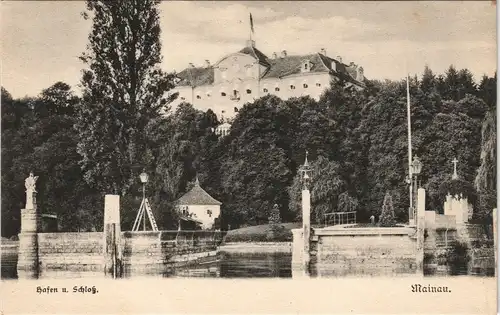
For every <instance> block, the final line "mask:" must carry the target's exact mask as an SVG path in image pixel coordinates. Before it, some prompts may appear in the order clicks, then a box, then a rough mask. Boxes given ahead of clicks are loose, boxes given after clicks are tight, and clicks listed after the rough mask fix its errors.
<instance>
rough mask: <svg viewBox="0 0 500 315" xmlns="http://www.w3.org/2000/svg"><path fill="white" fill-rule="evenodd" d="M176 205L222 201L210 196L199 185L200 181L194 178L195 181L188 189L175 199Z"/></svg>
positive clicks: (217, 202) (206, 204)
mask: <svg viewBox="0 0 500 315" xmlns="http://www.w3.org/2000/svg"><path fill="white" fill-rule="evenodd" d="M177 204H178V205H204V206H208V205H221V204H222V203H221V202H220V201H218V200H216V199H215V198H213V197H212V196H210V195H209V194H208V193H207V192H206V191H205V190H204V189H203V188H201V187H200V182H199V181H198V178H196V182H195V184H194V186H193V188H191V190H190V191H188V192H187V193H185V194H184V195H183V196H182V197H180V198H179V199H178V200H177Z"/></svg>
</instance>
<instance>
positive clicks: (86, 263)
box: [38, 232, 104, 273]
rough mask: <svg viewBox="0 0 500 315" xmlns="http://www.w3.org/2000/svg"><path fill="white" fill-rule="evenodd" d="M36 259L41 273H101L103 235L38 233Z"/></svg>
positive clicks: (99, 233) (93, 233)
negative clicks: (57, 271) (59, 271)
mask: <svg viewBox="0 0 500 315" xmlns="http://www.w3.org/2000/svg"><path fill="white" fill-rule="evenodd" d="M38 259H39V268H40V272H41V273H43V271H55V270H62V271H78V272H80V271H103V263H104V256H103V233H102V232H78V233H38Z"/></svg>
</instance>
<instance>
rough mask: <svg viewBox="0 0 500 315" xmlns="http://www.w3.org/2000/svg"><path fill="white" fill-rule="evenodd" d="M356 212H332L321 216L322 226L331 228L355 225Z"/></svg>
mask: <svg viewBox="0 0 500 315" xmlns="http://www.w3.org/2000/svg"><path fill="white" fill-rule="evenodd" d="M355 223H356V211H350V212H332V213H325V214H324V215H323V226H333V225H340V224H355Z"/></svg>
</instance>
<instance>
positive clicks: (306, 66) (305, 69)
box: [302, 60, 312, 72]
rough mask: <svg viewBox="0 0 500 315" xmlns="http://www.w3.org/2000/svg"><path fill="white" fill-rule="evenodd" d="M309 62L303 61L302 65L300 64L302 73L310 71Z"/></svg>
mask: <svg viewBox="0 0 500 315" xmlns="http://www.w3.org/2000/svg"><path fill="white" fill-rule="evenodd" d="M311 66H312V64H311V62H310V61H309V60H305V61H304V62H303V63H302V72H309V71H311Z"/></svg>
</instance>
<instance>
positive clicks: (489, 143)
mask: <svg viewBox="0 0 500 315" xmlns="http://www.w3.org/2000/svg"><path fill="white" fill-rule="evenodd" d="M495 113H496V111H495V110H490V111H489V112H488V113H487V114H486V117H485V119H484V122H483V126H482V129H481V155H480V161H481V164H480V166H479V168H478V170H477V175H476V178H475V181H474V184H475V188H476V190H477V192H478V194H479V207H478V209H477V210H476V211H474V213H475V215H476V217H478V218H480V219H481V218H485V217H489V214H490V213H491V211H492V209H493V208H496V193H497V185H496V182H497V177H496V170H497V168H496V160H497V159H496V158H497V151H496V147H497V145H496V142H497V141H496V140H497V132H496V119H495V118H496V117H495Z"/></svg>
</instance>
